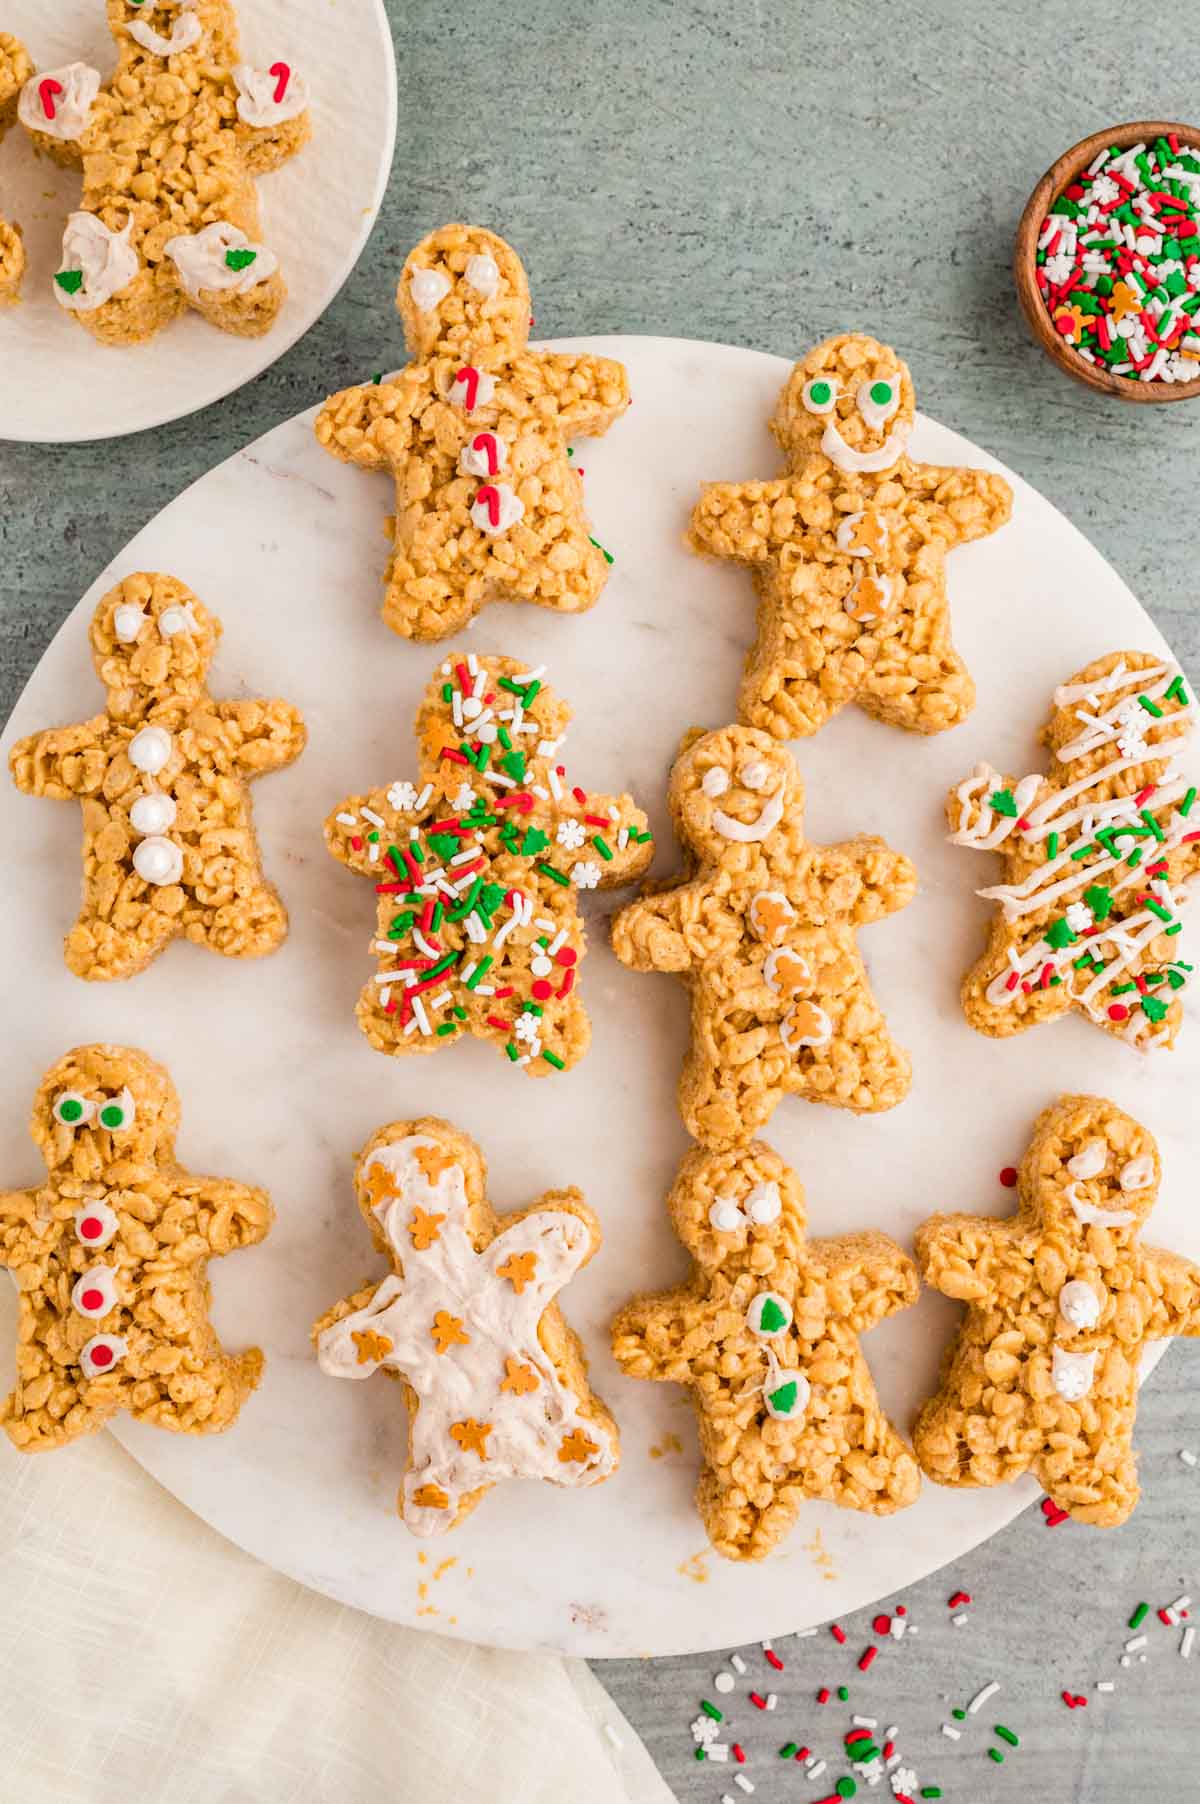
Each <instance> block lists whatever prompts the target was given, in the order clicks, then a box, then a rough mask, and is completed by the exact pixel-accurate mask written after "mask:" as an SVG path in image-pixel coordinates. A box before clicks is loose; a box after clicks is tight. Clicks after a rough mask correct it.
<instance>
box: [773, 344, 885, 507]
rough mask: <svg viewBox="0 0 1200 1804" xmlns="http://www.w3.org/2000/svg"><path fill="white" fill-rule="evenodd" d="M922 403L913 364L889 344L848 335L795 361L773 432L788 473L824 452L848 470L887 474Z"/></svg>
mask: <svg viewBox="0 0 1200 1804" xmlns="http://www.w3.org/2000/svg"><path fill="white" fill-rule="evenodd" d="M916 405H917V403H916V395H915V393H914V391H913V385H912V377H911V376H910V375H909V373H908V366H907V365H906V364H905V363H903V362H902V361H901V359H900V358H899V357H898V356H897V355H896V353H895V351H893V350H892V349H891V347H890V345H885V344H880V343H879V341H878V340H877V339H874V338H866V337H864V336H863V335H862V334H861V333H858V332H845V333H842V334H841V335H840V336H839V337H837V338H827V339H825V341H824V343H822V344H819V345H816V346H815V347H814V348H813V349H812V350H811V351H810V352H809V353H808V356H807V357H805V358H804V360H803V361H802V362H801V363H798V364H797V365H796V366H795V368H794V369H793V371H792V373H791V376H790V377H789V379H788V383H787V386H786V387H785V388H784V391H783V393H782V395H781V396H780V397H779V404H778V406H777V407H776V409H775V417H774V419H773V420H772V421H771V431H772V432H773V433H774V435H775V438H776V440H777V441H778V443H779V444H780V446H781V447H782V449H783V451H784V453H785V455H786V457H787V461H788V468H789V469H790V470H793V471H800V470H802V469H803V468H804V466H805V464H806V463H807V462H808V460H809V459H810V458H811V457H816V456H818V455H820V456H824V457H827V458H828V459H829V460H830V462H831V463H833V464H836V466H837V468H838V469H839V470H843V471H844V472H845V473H846V474H847V475H857V476H869V475H883V474H885V473H886V472H888V471H890V470H893V469H895V467H896V465H897V464H898V463H899V462H900V460H901V458H902V457H903V456H904V454H905V449H906V447H907V445H908V437H909V433H910V432H911V431H912V424H913V418H914V415H915V413H916Z"/></svg>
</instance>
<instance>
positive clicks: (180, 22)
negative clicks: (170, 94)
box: [126, 0, 204, 56]
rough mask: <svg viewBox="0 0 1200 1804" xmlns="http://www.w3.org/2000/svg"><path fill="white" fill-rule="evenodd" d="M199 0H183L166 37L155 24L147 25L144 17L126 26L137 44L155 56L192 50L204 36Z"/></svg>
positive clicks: (174, 54) (173, 54)
mask: <svg viewBox="0 0 1200 1804" xmlns="http://www.w3.org/2000/svg"><path fill="white" fill-rule="evenodd" d="M196 4H197V0H181V4H180V8H179V11H178V12H177V13H176V14H175V17H174V18H173V19H172V21H171V35H170V37H168V38H164V37H163V35H162V33H161V32H160V31H155V29H154V27H153V25H147V24H146V21H145V20H144V19H135V20H134V21H133V22H132V23H131V24H130V25H128V26H127V27H126V29H127V30H128V32H129V35H130V37H131V38H132V39H133V41H134V43H135V44H140V45H141V47H142V49H143V50H149V51H150V53H151V54H152V55H153V56H178V55H179V54H180V53H181V52H182V51H184V50H192V49H194V48H195V46H196V45H197V44H199V43H200V42H201V40H202V39H203V37H204V27H203V26H202V25H201V23H200V21H199V19H198V18H197V17H196V11H195V9H196Z"/></svg>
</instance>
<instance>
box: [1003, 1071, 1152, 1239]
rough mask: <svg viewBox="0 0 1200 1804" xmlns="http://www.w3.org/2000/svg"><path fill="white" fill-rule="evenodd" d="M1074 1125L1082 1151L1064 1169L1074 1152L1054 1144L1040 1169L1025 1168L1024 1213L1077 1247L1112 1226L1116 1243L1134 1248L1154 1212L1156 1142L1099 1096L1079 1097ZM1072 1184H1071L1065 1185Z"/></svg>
mask: <svg viewBox="0 0 1200 1804" xmlns="http://www.w3.org/2000/svg"><path fill="white" fill-rule="evenodd" d="M1074 1100H1075V1101H1076V1103H1077V1104H1078V1105H1080V1112H1079V1113H1077V1114H1076V1116H1075V1118H1074V1120H1073V1121H1072V1134H1073V1136H1074V1137H1075V1140H1076V1142H1079V1144H1078V1150H1077V1151H1074V1152H1072V1153H1071V1155H1070V1157H1068V1158H1067V1160H1066V1164H1065V1167H1063V1166H1060V1164H1059V1160H1060V1157H1061V1155H1062V1153H1063V1152H1064V1151H1065V1150H1067V1149H1065V1148H1063V1147H1062V1146H1061V1145H1057V1144H1055V1143H1054V1142H1050V1143H1048V1144H1047V1145H1046V1146H1045V1147H1043V1148H1042V1149H1041V1151H1040V1156H1039V1158H1038V1161H1037V1163H1036V1165H1035V1164H1034V1163H1033V1162H1032V1161H1031V1160H1026V1161H1025V1163H1024V1164H1023V1165H1022V1167H1021V1176H1020V1189H1019V1191H1018V1197H1019V1201H1020V1210H1021V1214H1022V1215H1024V1216H1026V1217H1028V1218H1030V1219H1032V1220H1033V1221H1034V1222H1036V1223H1038V1224H1039V1225H1040V1226H1041V1227H1042V1228H1043V1229H1044V1230H1045V1231H1046V1232H1047V1233H1050V1234H1053V1235H1055V1236H1061V1237H1063V1238H1064V1239H1065V1240H1066V1242H1067V1243H1068V1245H1070V1246H1077V1245H1080V1244H1082V1243H1083V1242H1085V1241H1086V1239H1087V1230H1088V1229H1089V1228H1091V1227H1098V1228H1106V1229H1108V1231H1109V1232H1110V1233H1111V1234H1112V1235H1113V1236H1114V1237H1115V1238H1114V1244H1115V1245H1116V1246H1118V1247H1128V1246H1130V1245H1132V1243H1133V1242H1134V1241H1135V1240H1136V1239H1137V1236H1138V1233H1139V1231H1140V1229H1141V1227H1142V1225H1143V1223H1144V1222H1145V1221H1146V1220H1147V1218H1148V1217H1149V1215H1150V1212H1151V1210H1152V1209H1153V1208H1154V1204H1155V1200H1156V1198H1157V1196H1158V1185H1159V1180H1160V1178H1161V1176H1162V1167H1161V1165H1160V1163H1159V1157H1158V1147H1157V1145H1156V1144H1155V1140H1154V1136H1153V1134H1151V1133H1150V1131H1149V1130H1148V1129H1147V1128H1144V1127H1142V1125H1141V1123H1140V1122H1137V1121H1134V1119H1133V1118H1132V1116H1130V1115H1126V1114H1125V1113H1124V1111H1123V1110H1120V1109H1115V1108H1114V1107H1113V1106H1112V1104H1111V1103H1108V1102H1104V1101H1102V1100H1101V1099H1100V1098H1099V1097H1079V1098H1076V1099H1074ZM1064 1180H1065V1181H1064Z"/></svg>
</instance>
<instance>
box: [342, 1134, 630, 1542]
mask: <svg viewBox="0 0 1200 1804" xmlns="http://www.w3.org/2000/svg"><path fill="white" fill-rule="evenodd" d="M486 1183H487V1167H486V1166H485V1164H484V1160H483V1155H482V1154H481V1153H480V1151H479V1148H478V1147H477V1146H476V1145H475V1142H474V1141H473V1140H471V1139H469V1138H468V1137H467V1135H466V1134H463V1133H460V1132H459V1130H458V1129H457V1128H455V1127H452V1126H451V1124H450V1123H449V1122H448V1121H439V1120H436V1119H432V1118H428V1117H427V1118H425V1119H423V1120H420V1121H394V1122H392V1123H391V1125H390V1126H388V1127H385V1128H380V1130H379V1132H378V1133H377V1134H375V1135H373V1136H372V1138H371V1139H370V1140H369V1141H368V1142H367V1145H366V1147H365V1148H364V1150H363V1152H362V1153H360V1155H359V1157H358V1159H357V1161H356V1164H355V1188H356V1190H357V1194H358V1204H359V1208H360V1209H361V1210H362V1212H363V1215H364V1216H365V1218H366V1222H367V1226H368V1227H369V1228H370V1230H371V1238H372V1240H373V1241H374V1242H375V1245H376V1247H377V1248H378V1250H379V1251H380V1252H381V1253H383V1254H385V1255H386V1256H387V1257H388V1258H389V1259H390V1260H391V1262H392V1272H391V1274H390V1275H389V1276H388V1277H386V1278H384V1279H383V1280H382V1282H380V1283H375V1284H365V1285H364V1286H363V1287H362V1289H361V1290H357V1291H355V1293H354V1295H353V1296H351V1297H346V1298H345V1299H344V1300H343V1301H342V1302H340V1303H338V1304H337V1305H336V1306H335V1307H334V1308H333V1309H331V1310H329V1312H328V1313H327V1314H326V1315H323V1316H322V1317H321V1319H320V1321H319V1322H317V1323H316V1325H315V1326H314V1328H313V1340H314V1343H315V1345H316V1348H317V1356H318V1358H319V1360H320V1364H321V1369H322V1371H324V1372H327V1373H328V1374H329V1376H330V1377H331V1378H369V1377H370V1376H371V1374H372V1373H373V1372H377V1371H380V1370H383V1371H385V1372H386V1373H387V1375H388V1376H389V1377H390V1378H399V1379H400V1381H401V1383H402V1384H403V1386H404V1398H405V1402H406V1404H407V1406H408V1463H407V1469H406V1471H405V1474H404V1483H403V1485H402V1486H401V1488H400V1494H399V1497H398V1499H397V1508H398V1509H399V1512H400V1515H401V1516H402V1517H403V1518H404V1521H405V1523H406V1524H407V1526H408V1527H409V1529H411V1531H412V1533H413V1534H415V1535H440V1534H445V1533H446V1531H447V1530H448V1529H452V1528H456V1527H457V1526H458V1524H459V1523H460V1522H461V1521H462V1520H463V1518H464V1517H465V1516H467V1515H469V1514H470V1512H471V1511H472V1510H473V1509H474V1508H475V1506H476V1504H477V1503H479V1502H480V1500H481V1499H482V1498H483V1497H484V1496H485V1495H486V1493H487V1492H488V1491H490V1490H491V1488H492V1486H493V1485H495V1484H499V1483H500V1482H501V1480H503V1479H506V1478H542V1479H546V1480H547V1481H548V1482H549V1483H550V1484H557V1485H569V1486H572V1487H574V1486H577V1485H592V1484H598V1483H600V1481H601V1480H603V1479H605V1478H609V1477H611V1475H612V1473H613V1472H615V1471H616V1469H617V1463H618V1460H619V1457H620V1447H619V1442H618V1438H617V1425H616V1423H615V1422H614V1421H613V1419H612V1417H611V1416H610V1415H609V1413H608V1411H607V1409H605V1407H604V1405H603V1404H602V1403H601V1402H600V1400H599V1398H598V1397H597V1396H596V1395H595V1394H594V1393H593V1391H592V1390H591V1388H590V1386H589V1384H588V1380H587V1361H586V1360H585V1358H584V1354H583V1348H582V1346H581V1345H580V1342H579V1338H578V1336H577V1335H576V1334H575V1333H574V1332H573V1331H572V1330H571V1329H570V1328H569V1327H568V1326H567V1324H566V1322H565V1321H564V1320H563V1317H562V1314H561V1312H560V1310H559V1308H558V1305H557V1303H556V1302H554V1300H553V1299H554V1297H555V1296H556V1295H557V1293H558V1292H559V1291H560V1290H561V1289H562V1287H563V1285H564V1284H566V1283H567V1281H568V1280H569V1279H570V1278H573V1277H574V1275H575V1273H576V1272H577V1271H579V1270H580V1269H581V1268H582V1267H583V1266H585V1265H586V1264H587V1262H588V1260H589V1259H590V1258H591V1257H592V1255H593V1253H595V1252H596V1251H597V1249H598V1248H599V1245H600V1225H599V1223H598V1222H597V1220H596V1217H595V1216H594V1215H593V1214H592V1212H591V1210H590V1209H588V1208H586V1207H585V1205H584V1202H583V1198H582V1197H581V1196H580V1194H579V1192H578V1190H550V1191H547V1192H546V1193H545V1195H544V1196H541V1197H539V1198H538V1200H537V1202H536V1203H532V1204H531V1205H530V1206H529V1207H528V1208H527V1209H521V1210H519V1211H517V1213H516V1214H513V1215H506V1216H503V1217H501V1216H498V1215H497V1214H496V1213H495V1211H494V1210H493V1208H492V1206H491V1204H490V1203H489V1202H488V1200H487V1195H486Z"/></svg>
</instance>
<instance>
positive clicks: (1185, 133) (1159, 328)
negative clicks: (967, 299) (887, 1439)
mask: <svg viewBox="0 0 1200 1804" xmlns="http://www.w3.org/2000/svg"><path fill="white" fill-rule="evenodd" d="M1193 164H1194V165H1195V167H1194V168H1193V167H1192V165H1193ZM1013 274H1014V277H1015V279H1016V285H1017V298H1018V299H1019V301H1020V303H1021V309H1022V311H1023V313H1024V314H1025V318H1026V319H1027V320H1028V322H1029V326H1030V329H1031V331H1032V332H1033V335H1034V337H1035V338H1036V339H1037V341H1038V343H1039V344H1040V345H1041V347H1042V349H1043V350H1044V351H1045V352H1046V354H1047V355H1048V356H1049V357H1051V358H1052V359H1053V361H1054V362H1055V363H1057V364H1058V365H1059V367H1060V368H1061V369H1063V370H1065V371H1066V372H1067V374H1068V375H1069V376H1073V377H1074V378H1075V379H1076V381H1078V382H1085V383H1086V384H1087V385H1088V387H1089V388H1096V389H1099V390H1100V391H1101V393H1103V394H1109V395H1116V396H1117V397H1118V399H1120V400H1122V401H1140V402H1146V401H1151V402H1157V401H1186V400H1190V399H1191V398H1192V397H1193V396H1195V395H1200V129H1198V128H1196V127H1195V126H1190V125H1172V124H1169V123H1166V122H1164V121H1161V120H1138V121H1135V122H1134V123H1132V124H1130V125H1117V126H1113V127H1112V128H1111V130H1109V131H1104V132H1094V133H1093V134H1092V136H1091V137H1089V138H1084V139H1082V140H1081V142H1080V143H1078V144H1076V145H1074V146H1073V147H1072V149H1070V150H1068V151H1066V152H1065V153H1064V154H1063V155H1062V156H1061V157H1059V159H1058V161H1057V162H1056V163H1054V164H1052V165H1051V167H1050V168H1049V169H1048V170H1047V171H1046V173H1045V175H1044V176H1043V177H1042V179H1041V181H1040V182H1039V183H1038V185H1037V187H1036V188H1035V189H1034V191H1033V193H1032V194H1031V195H1030V197H1029V201H1028V203H1027V205H1026V207H1025V211H1024V212H1023V213H1022V215H1021V222H1020V225H1019V226H1018V227H1017V238H1016V245H1015V248H1014V254H1013ZM1193 321H1194V322H1195V324H1194V326H1193V324H1192V322H1193ZM1192 371H1194V374H1192V373H1190V372H1192Z"/></svg>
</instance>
